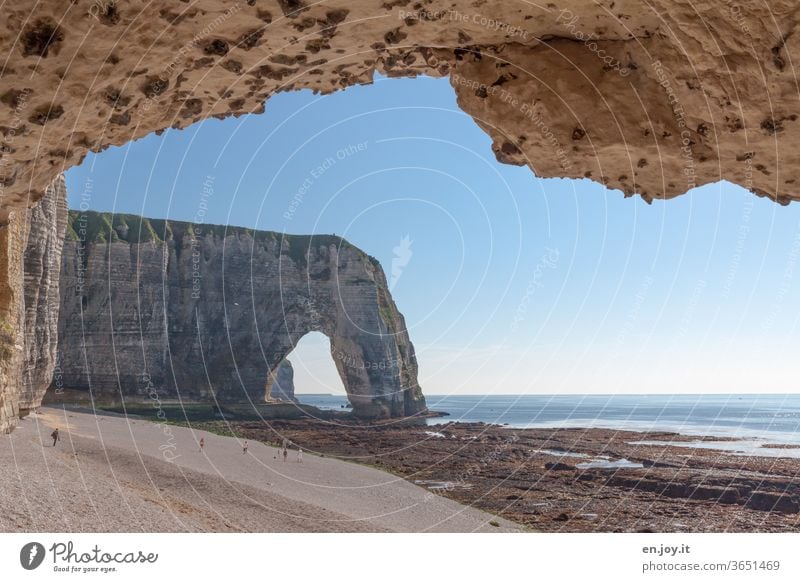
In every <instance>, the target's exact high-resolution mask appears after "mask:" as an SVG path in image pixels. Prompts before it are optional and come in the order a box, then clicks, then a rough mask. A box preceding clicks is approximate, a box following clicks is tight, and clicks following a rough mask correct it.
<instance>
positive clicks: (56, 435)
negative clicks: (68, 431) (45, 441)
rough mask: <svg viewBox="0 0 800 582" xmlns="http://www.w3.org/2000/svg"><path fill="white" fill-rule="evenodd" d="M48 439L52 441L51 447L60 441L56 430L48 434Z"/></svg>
mask: <svg viewBox="0 0 800 582" xmlns="http://www.w3.org/2000/svg"><path fill="white" fill-rule="evenodd" d="M50 438H52V439H53V446H56V443H57V442H58V441H60V440H61V435H60V434H58V429H56V430H54V431H53V432H51V433H50Z"/></svg>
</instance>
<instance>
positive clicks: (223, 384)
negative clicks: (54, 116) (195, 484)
mask: <svg viewBox="0 0 800 582" xmlns="http://www.w3.org/2000/svg"><path fill="white" fill-rule="evenodd" d="M60 310H61V317H60V320H59V329H58V344H59V371H60V378H59V381H60V382H61V383H62V384H63V386H65V387H68V388H77V389H84V390H91V391H92V394H93V396H94V397H95V398H99V399H103V400H113V401H119V400H121V399H123V398H124V399H126V400H128V401H131V400H133V401H136V400H144V399H152V398H154V397H157V398H159V399H174V398H180V399H184V400H189V401H218V402H223V403H236V404H242V403H254V404H263V403H264V402H266V401H268V400H270V399H272V398H271V395H272V384H273V381H274V379H275V377H276V376H277V377H278V379H279V382H280V381H281V380H283V381H284V382H286V381H287V380H286V374H287V372H290V371H291V368H290V367H287V362H286V361H285V360H286V356H287V355H289V353H290V352H291V351H292V349H293V348H294V347H295V346H296V345H297V342H298V341H299V340H300V339H301V338H302V337H303V336H304V335H305V334H307V333H309V332H311V331H320V332H322V333H324V334H325V335H327V336H328V337H329V338H330V342H331V356H332V357H333V358H334V361H335V363H336V367H337V369H338V371H339V374H340V376H341V378H342V383H343V384H344V386H345V388H346V389H347V393H348V396H349V398H350V401H351V403H352V404H353V408H354V412H355V413H356V414H358V415H361V416H364V417H391V416H403V415H411V414H416V413H418V412H421V411H424V410H425V399H424V396H423V395H422V391H421V389H420V387H419V385H418V383H417V362H416V356H415V354H414V347H413V345H412V344H411V341H410V339H409V337H408V333H407V331H406V326H405V321H404V319H403V316H402V314H400V312H399V311H398V310H397V307H396V305H395V304H394V301H393V300H392V298H391V295H390V294H389V290H388V285H387V282H386V278H385V276H384V273H383V269H382V268H381V266H380V264H378V262H377V261H376V260H375V259H373V258H371V257H369V256H368V255H366V254H365V253H363V252H362V251H360V250H359V249H357V248H356V247H354V246H352V245H350V244H349V243H347V241H345V240H343V239H341V238H339V237H334V236H326V235H320V236H313V237H312V236H297V235H285V236H284V235H281V234H278V233H274V232H261V231H251V230H247V229H242V228H235V227H230V228H226V227H217V226H209V225H199V224H189V223H184V222H176V221H169V222H167V221H164V220H148V219H141V218H139V217H134V216H128V215H114V216H113V217H112V216H111V215H107V214H100V213H95V212H87V213H78V212H70V217H69V226H68V229H67V236H66V241H65V244H64V253H63V266H62V270H61V307H60ZM289 380H291V378H289ZM290 385H291V382H289V384H288V385H286V386H284V390H283V391H281V392H282V393H283V397H281V396H279V399H283V398H284V397H286V396H288V397H289V398H291V397H292V396H293V388H292V389H291V390H292V393H291V394H288V393H286V391H285V390H288V389H289V387H290Z"/></svg>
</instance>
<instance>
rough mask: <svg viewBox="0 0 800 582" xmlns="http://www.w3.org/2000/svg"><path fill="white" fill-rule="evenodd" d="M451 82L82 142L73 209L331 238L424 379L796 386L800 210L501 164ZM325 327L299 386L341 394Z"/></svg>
mask: <svg viewBox="0 0 800 582" xmlns="http://www.w3.org/2000/svg"><path fill="white" fill-rule="evenodd" d="M490 146H491V142H490V140H489V138H488V137H487V136H486V135H485V134H484V133H483V132H482V131H481V130H480V129H479V128H478V127H477V126H476V125H475V123H474V122H473V121H472V119H471V118H470V117H469V116H467V115H465V114H463V113H462V112H461V111H459V109H458V108H457V106H456V102H455V95H454V93H453V90H452V89H451V87H450V85H449V82H448V80H446V79H429V78H418V79H383V78H379V79H377V80H376V82H375V83H374V84H373V85H369V86H361V87H353V88H350V89H347V90H346V91H343V92H339V93H335V94H333V95H327V96H319V95H312V94H311V93H310V92H308V91H303V92H296V93H283V94H279V95H277V96H275V97H273V98H272V99H270V100H269V101H268V102H267V105H266V111H265V113H264V114H262V115H249V116H243V117H240V118H238V119H227V120H224V121H219V120H209V121H206V122H204V123H201V124H198V125H195V126H193V127H190V128H189V129H186V130H183V131H167V132H165V133H164V134H163V135H162V136H155V135H150V136H148V137H147V138H144V139H141V140H139V141H136V142H133V143H129V144H127V145H126V146H124V147H121V148H111V149H109V150H106V151H105V152H103V153H101V154H98V155H90V156H89V157H88V158H87V159H86V160H85V161H84V163H83V164H82V165H81V166H80V167H77V168H73V169H71V170H70V171H69V172H68V173H67V185H68V192H69V200H70V206H71V207H77V206H78V205H79V204H80V202H81V199H82V195H85V196H86V198H85V199H86V200H88V201H89V205H90V207H91V208H93V209H96V210H104V211H114V212H126V213H137V214H144V215H146V216H150V217H168V218H173V219H176V220H194V219H196V218H197V217H198V212H199V211H200V202H201V196H202V193H203V183H204V182H207V181H208V180H209V179H210V180H211V181H212V182H213V190H214V194H213V196H211V197H210V198H208V200H207V203H208V209H207V211H205V214H204V215H202V218H203V220H204V221H205V222H207V223H217V224H225V223H227V224H234V225H241V226H248V227H254V228H259V229H267V230H276V231H281V232H287V233H303V234H307V233H336V234H339V235H342V236H344V237H345V238H347V239H348V240H350V241H351V242H353V243H354V244H356V245H358V246H359V247H361V248H362V249H363V250H365V251H366V252H368V253H369V254H371V255H373V256H375V257H377V258H378V259H379V260H380V261H381V263H382V264H383V266H384V270H385V271H386V272H387V275H389V276H391V273H390V271H391V265H392V260H393V258H394V250H393V249H394V248H395V247H397V246H398V244H400V241H401V240H402V239H403V238H404V237H409V239H410V240H411V241H412V242H411V246H410V250H411V255H410V259H409V260H408V263H407V264H406V265H405V266H404V267H403V268H402V270H401V274H400V276H399V277H398V278H397V280H396V281H395V283H394V285H393V289H392V291H393V294H394V297H395V301H396V302H397V304H398V306H399V307H400V309H401V311H402V312H403V313H404V314H405V316H406V320H407V323H408V325H409V332H410V334H411V338H412V341H413V342H414V344H415V346H416V348H417V355H418V360H419V364H420V384H421V386H422V387H423V390H424V391H425V392H426V393H429V394H456V393H465V394H466V393H472V394H476V393H479V394H487V393H488V394H492V393H494V394H507V393H582V392H602V393H641V392H781V391H787V392H788V391H797V389H798V382H797V378H798V377H800V364H798V362H800V358H797V357H796V354H795V350H794V347H795V346H797V345H799V343H798V339H800V326H798V318H799V317H800V310H798V309H797V308H796V303H797V301H796V298H797V297H798V287H799V286H800V284H798V282H797V281H796V280H795V279H796V278H797V277H798V274H797V273H796V272H795V271H796V262H797V261H798V259H800V205H797V204H794V205H791V206H790V207H788V208H784V207H780V206H778V205H776V204H774V203H772V202H769V201H767V200H762V199H757V198H755V197H754V196H752V195H750V194H748V193H746V192H745V191H744V190H743V189H741V188H739V187H736V186H733V185H730V184H726V183H721V184H714V185H708V186H705V187H702V188H698V189H696V190H694V191H692V192H690V193H689V194H687V195H685V196H683V197H680V198H678V199H675V200H671V201H669V202H655V203H654V204H652V205H647V204H645V203H644V202H642V201H641V200H640V199H639V198H634V199H624V198H623V196H622V194H621V193H620V192H618V191H611V190H606V189H605V188H604V187H602V186H601V185H598V184H595V183H593V182H589V181H586V180H560V179H539V178H536V177H535V176H534V175H533V174H532V172H531V171H530V170H529V169H527V168H518V167H512V166H505V165H502V164H499V163H497V162H496V160H495V159H494V156H493V154H492V151H491V147H490ZM326 346H327V343H326V340H325V339H324V338H323V337H322V336H318V335H316V334H314V335H309V336H307V337H306V338H304V340H303V341H301V343H300V345H299V346H298V349H297V350H296V352H295V353H294V354H293V356H292V357H291V359H292V360H293V363H294V364H295V367H296V368H297V378H296V384H297V389H298V391H304V392H340V391H341V383H340V382H339V381H338V378H336V374H335V371H334V368H333V364H332V362H331V361H330V356H329V354H327V353H326V350H327V347H326Z"/></svg>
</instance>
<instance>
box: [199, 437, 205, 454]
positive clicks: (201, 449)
mask: <svg viewBox="0 0 800 582" xmlns="http://www.w3.org/2000/svg"><path fill="white" fill-rule="evenodd" d="M205 446H206V439H204V438H203V437H200V452H201V453H202V452H203V447H205Z"/></svg>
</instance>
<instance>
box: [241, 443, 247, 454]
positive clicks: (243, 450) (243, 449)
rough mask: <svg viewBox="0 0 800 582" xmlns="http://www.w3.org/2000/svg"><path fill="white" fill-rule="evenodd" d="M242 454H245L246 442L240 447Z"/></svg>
mask: <svg viewBox="0 0 800 582" xmlns="http://www.w3.org/2000/svg"><path fill="white" fill-rule="evenodd" d="M242 454H243V455H246V454H247V441H244V444H243V445H242Z"/></svg>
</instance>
